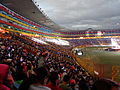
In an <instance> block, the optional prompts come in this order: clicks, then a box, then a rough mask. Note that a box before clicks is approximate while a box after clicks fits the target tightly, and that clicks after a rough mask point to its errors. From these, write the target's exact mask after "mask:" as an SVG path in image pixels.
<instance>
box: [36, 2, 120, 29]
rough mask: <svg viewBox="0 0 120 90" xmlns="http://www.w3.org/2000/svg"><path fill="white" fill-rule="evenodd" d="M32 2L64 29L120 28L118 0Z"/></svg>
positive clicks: (119, 3)
mask: <svg viewBox="0 0 120 90" xmlns="http://www.w3.org/2000/svg"><path fill="white" fill-rule="evenodd" d="M34 1H36V2H37V4H39V7H40V8H41V9H42V10H43V11H44V13H46V15H47V16H48V17H49V18H50V19H51V20H53V21H54V22H55V23H57V24H59V25H61V26H63V27H65V28H69V29H75V30H76V29H87V28H94V29H101V28H103V29H106V28H120V0H34Z"/></svg>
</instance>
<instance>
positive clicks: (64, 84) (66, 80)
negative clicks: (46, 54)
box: [60, 75, 71, 90]
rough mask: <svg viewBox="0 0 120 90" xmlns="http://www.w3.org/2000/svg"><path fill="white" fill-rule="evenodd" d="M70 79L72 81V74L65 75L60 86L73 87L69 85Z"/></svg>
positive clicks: (68, 89) (64, 87)
mask: <svg viewBox="0 0 120 90" xmlns="http://www.w3.org/2000/svg"><path fill="white" fill-rule="evenodd" d="M69 81H70V76H69V75H65V76H64V77H63V82H62V83H61V84H60V88H62V90H71V88H70V87H69Z"/></svg>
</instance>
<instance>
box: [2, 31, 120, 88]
mask: <svg viewBox="0 0 120 90" xmlns="http://www.w3.org/2000/svg"><path fill="white" fill-rule="evenodd" d="M3 37H4V38H3ZM3 37H0V90H119V89H116V88H118V87H119V85H117V84H116V83H113V82H112V81H111V82H112V83H111V82H110V80H105V79H102V80H101V81H100V80H97V79H96V78H94V77H93V76H91V75H90V74H89V73H88V72H87V71H86V70H85V69H84V68H82V67H81V66H80V65H78V64H76V63H75V62H73V61H71V60H66V59H65V58H64V57H63V56H62V55H60V54H57V55H56V54H55V53H53V52H52V51H49V50H47V49H44V48H41V46H39V45H37V44H36V43H33V42H30V41H28V40H27V39H23V38H20V37H22V36H21V35H20V34H15V33H4V34H3ZM108 81H109V82H108ZM103 82H104V83H105V84H106V83H107V84H106V87H105V89H104V85H105V84H101V83H103ZM99 85H102V86H103V87H102V89H101V88H100V86H99ZM113 87H114V88H115V89H111V88H113ZM107 88H108V89H107Z"/></svg>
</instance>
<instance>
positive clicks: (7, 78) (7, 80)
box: [0, 64, 13, 90]
mask: <svg viewBox="0 0 120 90" xmlns="http://www.w3.org/2000/svg"><path fill="white" fill-rule="evenodd" d="M12 86H13V78H12V76H11V74H10V73H9V66H8V65H6V64H0V90H10V89H11V88H12Z"/></svg>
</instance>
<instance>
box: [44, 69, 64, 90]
mask: <svg viewBox="0 0 120 90" xmlns="http://www.w3.org/2000/svg"><path fill="white" fill-rule="evenodd" d="M58 85H59V76H58V73H57V72H54V71H53V72H51V73H50V76H49V82H48V84H47V85H46V86H48V87H49V88H51V90H62V89H61V88H59V86H58Z"/></svg>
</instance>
